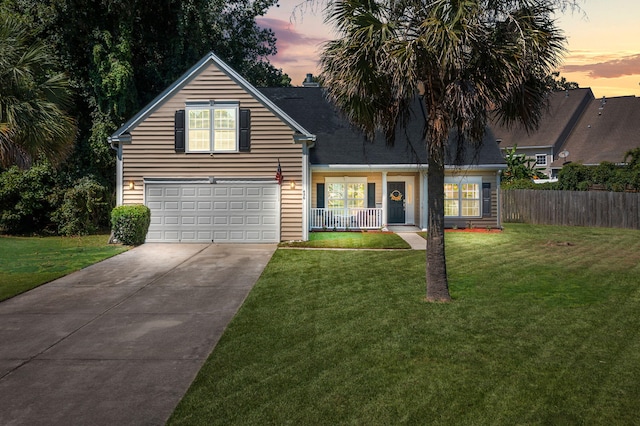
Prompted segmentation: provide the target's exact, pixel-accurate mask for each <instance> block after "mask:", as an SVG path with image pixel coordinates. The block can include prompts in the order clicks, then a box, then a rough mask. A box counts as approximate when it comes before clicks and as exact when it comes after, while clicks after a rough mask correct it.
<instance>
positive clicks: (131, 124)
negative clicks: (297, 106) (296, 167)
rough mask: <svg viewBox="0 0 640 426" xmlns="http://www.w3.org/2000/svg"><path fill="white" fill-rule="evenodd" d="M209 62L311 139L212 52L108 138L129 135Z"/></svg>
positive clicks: (303, 130)
mask: <svg viewBox="0 0 640 426" xmlns="http://www.w3.org/2000/svg"><path fill="white" fill-rule="evenodd" d="M210 62H212V63H214V64H216V65H217V66H218V67H219V68H220V69H221V70H222V71H223V72H224V73H225V74H227V76H228V77H229V78H231V79H232V80H233V81H235V82H236V83H237V84H238V85H240V86H241V87H242V88H243V89H245V90H246V91H247V92H249V94H251V95H252V96H253V97H254V98H256V99H257V100H259V101H260V102H261V103H262V104H263V105H264V106H265V107H266V108H267V109H269V110H270V111H271V112H272V113H274V114H275V115H276V116H277V117H279V118H280V119H281V120H282V121H283V122H284V123H285V124H287V125H288V126H289V127H290V128H291V129H293V130H294V131H296V132H298V133H300V134H302V135H304V136H306V137H307V138H313V140H315V135H313V134H312V133H311V132H309V131H307V130H306V129H305V128H304V127H302V126H301V125H300V124H299V123H297V122H296V121H295V120H293V119H292V118H291V117H290V116H289V115H287V114H286V113H285V112H284V111H282V110H281V109H280V108H278V106H276V105H275V104H274V103H273V102H271V101H270V100H269V99H268V98H267V97H266V96H264V95H263V94H262V93H260V92H259V91H258V90H257V89H256V88H255V87H254V86H253V85H252V84H251V83H249V82H248V81H247V80H245V79H244V77H242V76H241V75H240V74H238V73H237V72H236V71H235V70H234V69H233V68H231V67H230V66H229V65H227V64H226V63H225V62H223V61H222V60H221V59H220V58H218V57H217V56H216V55H215V54H214V53H213V52H209V53H208V54H207V55H206V56H205V57H203V58H202V59H201V60H200V61H199V62H198V63H196V64H195V65H194V66H192V67H191V68H190V69H189V70H188V71H187V72H185V73H184V74H183V75H182V76H181V77H180V78H179V79H177V80H176V81H175V82H174V83H173V84H172V85H171V86H169V87H167V88H166V89H165V90H164V91H163V92H162V93H160V94H159V95H158V96H157V97H156V98H155V99H153V100H152V101H151V102H150V103H149V104H147V106H146V107H144V108H143V109H142V110H140V112H138V114H136V115H135V116H133V117H132V118H131V119H130V120H129V121H127V122H126V123H125V124H123V125H122V126H121V127H120V128H119V129H118V130H116V132H115V133H113V134H112V135H111V137H110V143H111V140H114V141H115V140H119V139H121V138H122V136H123V135H124V134H126V133H130V132H131V130H133V129H134V128H135V127H136V126H138V124H140V123H141V122H142V121H144V120H145V119H146V118H147V117H148V116H149V115H151V114H152V113H153V112H154V111H155V110H156V109H157V108H158V107H159V106H160V105H162V104H163V103H164V101H165V100H166V99H168V98H169V97H171V96H172V95H173V94H174V93H176V92H177V91H179V90H180V89H182V88H183V87H184V86H185V85H186V84H187V83H188V82H189V81H191V79H193V78H194V77H195V76H196V75H197V74H198V73H199V72H200V71H201V70H202V69H203V68H204V67H206V66H207V65H208V64H209V63H210Z"/></svg>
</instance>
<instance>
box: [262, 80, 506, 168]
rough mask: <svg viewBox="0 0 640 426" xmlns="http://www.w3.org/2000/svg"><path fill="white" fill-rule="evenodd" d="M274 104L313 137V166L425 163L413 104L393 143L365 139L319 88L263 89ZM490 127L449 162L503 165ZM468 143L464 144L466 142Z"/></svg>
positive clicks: (420, 127)
mask: <svg viewBox="0 0 640 426" xmlns="http://www.w3.org/2000/svg"><path fill="white" fill-rule="evenodd" d="M259 91H260V92H261V93H262V94H264V95H265V96H266V97H267V98H268V99H269V100H271V101H272V102H273V103H274V104H275V105H277V106H278V107H279V108H281V109H282V110H283V111H284V112H285V113H286V114H288V115H289V116H290V117H291V118H292V119H293V120H295V121H296V122H297V123H299V124H300V125H301V126H303V127H304V128H305V129H306V130H308V131H309V132H311V133H313V134H315V135H316V144H315V147H313V148H312V149H311V150H310V161H311V164H315V165H335V164H342V165H384V164H389V165H391V164H393V165H398V164H404V165H413V164H426V162H427V155H426V150H425V148H424V142H423V138H422V130H423V124H424V119H423V118H422V117H423V116H422V112H421V111H420V108H419V104H418V103H417V102H416V105H415V107H414V108H413V110H412V115H411V120H410V121H409V123H408V125H407V126H406V128H399V129H398V131H397V132H396V139H395V143H394V145H393V146H388V145H387V144H386V142H385V140H384V138H383V137H382V136H378V137H377V138H376V139H375V141H374V142H368V141H366V139H365V137H364V134H363V133H362V132H361V131H359V130H358V129H356V128H355V127H353V126H352V125H350V124H349V122H348V121H347V120H346V119H345V118H344V116H343V115H342V114H341V113H340V112H339V111H338V110H337V109H336V108H335V107H334V106H333V105H332V104H331V103H330V102H329V101H328V100H327V98H326V97H325V94H324V91H323V89H322V88H319V87H282V88H261V89H259ZM449 140H450V147H449V150H450V152H455V149H456V146H457V138H456V137H455V136H454V135H452V136H451V137H450V139H449ZM495 141H496V138H495V136H494V135H493V133H492V132H491V130H490V129H487V133H486V135H485V138H484V140H483V143H482V144H481V146H480V147H479V149H478V150H475V149H474V148H473V147H472V145H471V144H468V146H469V148H468V149H465V150H464V156H463V158H462V160H461V161H459V162H455V161H453V156H449V160H448V161H447V164H458V165H503V164H504V158H503V156H502V154H501V153H500V149H499V147H498V146H497V144H496V142H495ZM465 146H467V144H465Z"/></svg>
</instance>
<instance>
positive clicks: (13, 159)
mask: <svg viewBox="0 0 640 426" xmlns="http://www.w3.org/2000/svg"><path fill="white" fill-rule="evenodd" d="M0 52H2V53H1V54H0V166H2V167H5V168H8V167H9V166H12V165H17V166H19V167H22V168H27V167H29V166H30V165H31V164H32V162H33V160H34V159H37V158H38V157H40V156H43V157H46V158H47V159H49V160H50V161H52V162H58V161H60V160H62V159H64V158H65V157H66V155H67V154H68V152H69V151H70V149H71V147H72V144H73V141H74V138H75V133H76V127H75V122H74V120H73V119H72V118H71V117H70V116H69V115H68V114H67V113H66V112H65V107H67V106H69V101H70V93H69V91H68V87H69V86H68V81H67V79H66V76H65V75H64V74H62V73H60V72H59V71H57V70H56V60H55V57H54V56H53V55H52V53H51V51H50V50H49V49H47V46H45V45H44V44H43V43H41V42H40V41H38V40H37V39H36V38H35V37H34V36H33V34H32V32H31V31H30V30H29V28H28V26H27V25H26V24H25V23H24V22H23V21H21V20H19V19H18V18H17V17H16V16H12V15H9V14H3V16H2V17H0Z"/></svg>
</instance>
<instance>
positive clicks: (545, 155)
mask: <svg viewBox="0 0 640 426" xmlns="http://www.w3.org/2000/svg"><path fill="white" fill-rule="evenodd" d="M538 157H544V163H538ZM535 160H536V166H546V165H547V164H548V163H547V154H536V157H535Z"/></svg>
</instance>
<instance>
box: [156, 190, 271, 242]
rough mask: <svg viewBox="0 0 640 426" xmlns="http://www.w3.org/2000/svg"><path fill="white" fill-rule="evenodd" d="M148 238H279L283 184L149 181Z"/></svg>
mask: <svg viewBox="0 0 640 426" xmlns="http://www.w3.org/2000/svg"><path fill="white" fill-rule="evenodd" d="M145 194H146V203H147V206H148V207H149V209H151V225H150V227H149V232H148V234H147V241H150V242H151V241H167V242H212V241H213V242H221V243H222V242H234V243H235V242H255V243H258V242H277V241H279V219H278V218H279V203H278V195H279V186H277V185H274V184H253V183H249V184H247V183H238V184H194V183H183V184H180V183H151V184H147V185H146V187H145Z"/></svg>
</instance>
